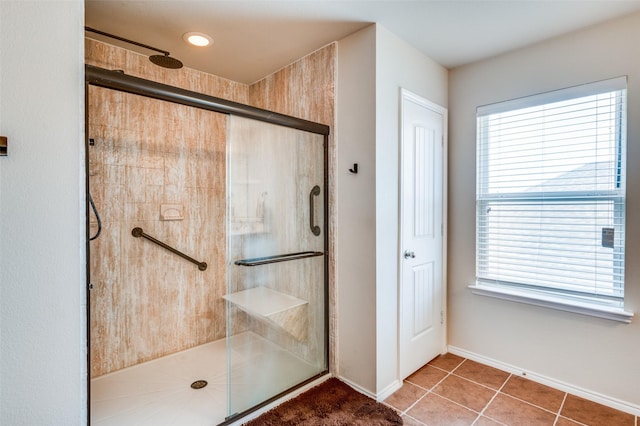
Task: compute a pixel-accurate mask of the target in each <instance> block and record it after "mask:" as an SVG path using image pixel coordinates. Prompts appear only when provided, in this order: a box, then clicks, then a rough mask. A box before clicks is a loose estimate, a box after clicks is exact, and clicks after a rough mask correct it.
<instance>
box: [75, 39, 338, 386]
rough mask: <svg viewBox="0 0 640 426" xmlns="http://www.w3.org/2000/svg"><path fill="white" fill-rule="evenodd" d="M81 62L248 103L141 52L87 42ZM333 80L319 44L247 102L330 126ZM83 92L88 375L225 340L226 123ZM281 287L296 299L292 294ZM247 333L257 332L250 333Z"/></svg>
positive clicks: (244, 95)
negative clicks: (173, 250)
mask: <svg viewBox="0 0 640 426" xmlns="http://www.w3.org/2000/svg"><path fill="white" fill-rule="evenodd" d="M86 55H87V63H92V64H95V65H98V66H102V67H104V68H109V69H123V70H124V71H125V72H126V73H128V74H131V75H138V76H140V77H143V78H148V79H153V80H156V81H160V82H163V83H166V84H172V85H175V86H178V87H184V88H186V89H188V90H194V91H199V92H202V93H207V94H210V95H213V96H218V97H221V98H223V99H230V100H234V101H236V102H241V103H249V98H250V89H249V87H248V86H246V85H243V84H240V83H235V82H231V81H229V80H225V79H221V78H218V77H216V76H210V75H206V74H203V73H200V72H197V71H195V70H190V69H182V70H180V71H178V72H176V71H174V70H165V69H161V68H158V67H156V66H154V65H152V64H151V63H150V62H149V61H148V60H147V58H146V56H144V55H138V54H136V53H133V52H127V51H125V50H124V49H120V48H116V47H114V46H110V45H107V44H104V43H99V42H95V41H91V40H88V41H87V48H86ZM334 71H335V45H330V46H328V47H327V48H325V49H321V51H318V52H314V54H312V55H309V56H308V57H306V58H303V60H301V61H300V63H296V64H293V65H292V66H291V67H287V68H286V69H284V70H282V71H281V72H279V73H277V74H275V75H274V76H272V77H270V78H268V79H265V80H264V81H262V82H259V83H258V84H256V85H254V87H252V88H251V98H252V102H254V101H255V102H254V104H255V105H257V106H261V107H263V108H268V109H271V110H276V111H278V112H283V113H286V114H290V115H294V116H299V117H302V118H306V119H311V120H314V121H319V122H323V123H326V124H330V125H332V124H333V117H334V110H333V97H334V94H333V79H332V78H333V77H332V76H333V74H332V73H333V72H334ZM301 73H302V74H305V75H306V74H308V75H306V76H305V75H301ZM89 95H90V97H89V108H90V125H89V136H90V137H93V138H95V139H96V145H95V146H94V147H91V148H90V159H92V163H91V168H90V171H89V173H90V176H91V173H92V172H94V171H95V173H94V174H93V176H92V178H91V181H90V185H91V188H92V192H93V191H94V190H95V192H96V194H97V195H96V197H97V198H98V199H99V201H100V205H101V207H102V209H101V214H103V216H104V217H103V222H104V223H105V230H104V231H103V235H102V236H101V237H100V238H99V239H98V240H95V241H94V242H92V245H91V250H92V251H91V259H90V261H91V269H92V277H95V282H96V283H97V284H98V285H97V287H98V288H99V289H98V291H95V292H92V294H91V303H92V318H91V333H92V337H91V342H92V353H91V357H92V364H91V373H92V375H93V376H97V375H100V374H104V373H107V372H109V371H114V370H116V369H119V368H123V367H126V366H129V365H133V364H136V363H139V362H143V361H146V360H149V359H153V358H155V357H158V356H162V355H165V354H168V353H172V352H175V351H179V350H183V349H185V348H188V347H192V346H195V345H197V344H202V343H205V342H208V341H211V340H214V339H218V338H221V337H223V336H224V335H225V332H226V326H227V324H226V323H225V314H224V313H225V303H224V302H223V300H222V298H221V296H222V295H224V294H225V284H226V282H225V276H226V274H225V270H226V243H225V241H226V235H225V232H226V224H225V220H226V207H225V200H226V188H225V176H226V165H225V161H226V141H225V138H226V135H227V126H228V123H229V117H228V116H225V115H222V114H215V113H211V112H208V111H201V110H196V109H193V108H188V107H183V106H176V105H173V104H170V103H167V102H160V101H153V100H149V99H146V98H139V97H137V96H135V95H129V94H124V93H119V92H116V91H112V90H108V89H100V88H94V87H91V88H90V90H89ZM301 101H302V102H301ZM301 103H305V104H307V105H306V106H302V105H301ZM98 147H99V148H98ZM96 148H98V149H96ZM92 150H93V151H94V152H95V154H94V155H93V157H92V156H91V155H92V154H91V152H92ZM181 158H182V159H183V160H180V159H181ZM174 160H175V161H174ZM131 186H136V187H138V186H140V190H139V189H130V187H131ZM96 197H94V198H96ZM162 203H180V204H183V206H184V217H185V219H184V220H183V221H160V220H159V205H160V204H162ZM103 211H104V213H103ZM135 226H141V227H142V228H143V229H144V231H145V232H146V233H148V234H150V235H152V236H154V237H156V238H158V239H160V240H166V241H171V242H172V243H173V244H176V246H177V247H178V248H179V249H181V250H183V251H185V252H187V254H189V255H191V256H193V257H195V258H196V259H198V260H204V261H206V262H207V263H208V264H209V268H208V269H207V271H204V272H201V271H198V270H197V267H196V266H195V265H193V264H191V263H189V262H187V261H185V260H184V259H181V258H178V257H176V256H175V255H173V254H170V253H168V252H166V250H164V249H162V248H160V247H158V246H156V245H154V244H152V243H150V242H149V241H146V240H143V239H140V238H134V237H133V236H132V235H131V229H132V228H133V227H135ZM304 273H306V272H303V274H304ZM275 276H277V275H274V277H275ZM267 278H269V277H268V276H267V277H265V279H267ZM303 279H304V277H302V276H301V277H298V279H297V280H298V281H302V280H303ZM294 280H295V278H294ZM92 281H93V278H92ZM287 288H288V290H290V291H291V292H292V293H294V294H301V295H303V296H305V293H304V291H302V289H299V288H297V287H296V286H289V287H287ZM308 296H309V298H310V299H312V300H311V301H312V303H314V301H313V296H312V295H308ZM232 311H236V310H235V309H232ZM251 322H252V321H251V320H250V319H249V318H248V317H247V316H246V315H245V314H244V313H241V312H239V313H238V315H237V316H234V321H233V322H232V323H231V324H229V326H230V327H231V329H232V331H233V332H236V331H241V330H246V329H247V327H248V326H249V324H250V323H251ZM318 322H321V323H323V321H318V320H315V319H314V320H310V322H309V328H308V330H309V331H310V333H311V334H312V335H314V336H319V337H321V327H322V325H321V324H318ZM254 329H255V330H258V331H260V330H259V326H256V327H255V328H254ZM261 332H262V333H263V334H265V335H268V334H269V333H273V330H271V331H270V330H263V331H261ZM281 334H283V335H281V336H276V337H275V340H276V341H278V340H281V341H282V342H283V344H284V345H285V346H286V345H288V346H290V347H291V348H293V350H294V352H296V353H299V354H302V355H310V354H313V353H316V352H317V351H319V350H321V348H320V347H319V345H316V344H311V345H306V344H302V343H300V342H297V341H296V339H294V338H293V337H291V336H290V335H288V334H287V333H281ZM286 335H288V336H289V337H286ZM310 340H313V339H310Z"/></svg>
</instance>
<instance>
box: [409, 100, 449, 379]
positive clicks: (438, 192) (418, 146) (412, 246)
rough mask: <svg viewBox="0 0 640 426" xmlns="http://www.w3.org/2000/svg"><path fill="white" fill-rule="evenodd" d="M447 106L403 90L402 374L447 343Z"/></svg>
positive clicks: (428, 358)
mask: <svg viewBox="0 0 640 426" xmlns="http://www.w3.org/2000/svg"><path fill="white" fill-rule="evenodd" d="M445 124H446V110H445V109H444V108H442V107H440V106H438V105H435V104H433V103H431V102H429V101H427V100H425V99H423V98H421V97H419V96H417V95H414V94H412V93H410V92H408V91H406V90H402V134H401V149H402V163H401V166H402V171H401V176H402V179H401V186H402V188H401V202H400V209H401V234H400V235H401V244H400V265H401V266H400V307H399V311H400V330H399V335H400V357H399V359H400V376H401V377H400V378H401V379H404V378H406V377H407V376H409V375H410V374H411V373H413V372H414V371H416V370H417V369H419V368H420V367H422V366H423V365H424V364H426V363H427V362H429V361H430V360H431V359H433V358H435V357H436V356H437V355H438V354H440V353H441V352H443V351H444V348H445V340H444V339H445V327H444V317H445V312H444V310H445V309H444V297H443V296H444V273H443V271H444V259H445V257H444V248H445V247H444V244H443V239H444V222H443V218H444V210H445V208H444V206H445V198H444V196H443V192H444V185H443V182H444V172H445V170H444V158H445V137H444V131H445V130H444V129H445V128H446V126H445Z"/></svg>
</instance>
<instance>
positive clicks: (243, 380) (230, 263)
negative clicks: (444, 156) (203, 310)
mask: <svg viewBox="0 0 640 426" xmlns="http://www.w3.org/2000/svg"><path fill="white" fill-rule="evenodd" d="M227 156H228V158H227V160H228V161H227V190H228V200H227V294H226V296H225V299H226V301H227V318H226V320H227V321H226V326H227V360H228V361H227V369H228V370H227V373H228V416H229V417H230V418H232V417H233V416H235V415H236V414H239V413H242V412H244V411H246V410H249V409H251V408H252V407H255V406H256V405H259V404H261V403H264V402H265V401H268V400H270V399H272V398H275V397H277V396H278V395H279V394H281V393H283V392H285V391H287V390H289V389H291V388H292V387H295V386H297V385H299V384H301V383H304V382H305V381H307V380H310V379H312V378H314V377H316V376H318V375H319V374H321V373H323V372H325V371H326V370H327V368H328V366H327V329H326V327H327V315H326V303H327V286H326V279H325V278H326V277H325V274H326V261H327V260H326V255H325V253H326V242H327V238H326V227H325V220H326V217H325V216H326V190H327V188H326V172H325V170H326V167H325V166H326V154H325V136H322V135H318V134H314V133H309V132H305V131H301V130H296V129H291V128H287V127H283V126H278V125H273V124H268V123H264V122H259V121H255V120H251V119H246V118H242V117H237V116H231V117H230V126H229V137H228V139H227Z"/></svg>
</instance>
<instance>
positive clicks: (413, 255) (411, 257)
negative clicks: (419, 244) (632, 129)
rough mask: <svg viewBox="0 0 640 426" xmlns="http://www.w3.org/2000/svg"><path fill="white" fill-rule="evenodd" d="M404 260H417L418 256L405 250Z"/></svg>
mask: <svg viewBox="0 0 640 426" xmlns="http://www.w3.org/2000/svg"><path fill="white" fill-rule="evenodd" d="M404 258H405V259H415V258H416V254H415V253H414V252H412V251H409V250H405V251H404Z"/></svg>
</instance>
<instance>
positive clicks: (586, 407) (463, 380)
mask: <svg viewBox="0 0 640 426" xmlns="http://www.w3.org/2000/svg"><path fill="white" fill-rule="evenodd" d="M384 403H385V404H387V405H389V406H391V407H393V408H395V409H396V410H398V411H399V412H400V413H401V415H402V418H403V420H404V424H405V425H412V426H425V425H426V426H440V425H441V426H450V425H456V426H467V425H474V426H491V425H506V426H520V425H522V426H532V425H536V426H537V425H549V426H565V425H566V426H569V425H583V426H584V425H587V426H613V425H616V426H638V425H640V419H639V418H637V417H635V416H634V415H632V414H628V413H624V412H622V411H618V410H615V409H613V408H610V407H606V406H604V405H601V404H598V403H595V402H591V401H587V400H586V399H583V398H580V397H577V396H574V395H571V394H567V393H565V392H562V391H560V390H557V389H553V388H550V387H549V386H545V385H542V384H540V383H536V382H533V381H531V380H528V379H526V378H524V377H521V376H517V375H513V374H509V373H507V372H505V371H501V370H498V369H496V368H493V367H489V366H487V365H483V364H480V363H478V362H475V361H472V360H469V359H465V358H462V357H459V356H457V355H453V354H445V355H441V356H439V357H437V358H435V359H434V360H432V361H431V362H429V363H428V364H427V365H425V366H423V367H422V368H421V369H420V370H418V371H416V372H415V373H413V374H412V375H411V376H409V377H407V379H406V380H405V381H404V384H403V386H402V388H400V389H399V390H398V391H396V392H395V393H394V394H393V395H391V396H389V397H388V398H387V399H386V400H385V401H384Z"/></svg>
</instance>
